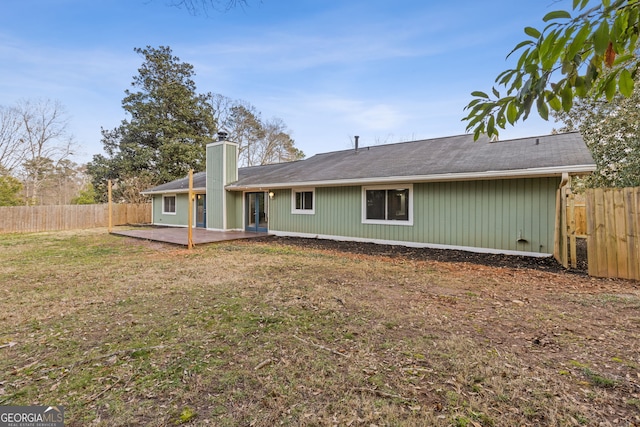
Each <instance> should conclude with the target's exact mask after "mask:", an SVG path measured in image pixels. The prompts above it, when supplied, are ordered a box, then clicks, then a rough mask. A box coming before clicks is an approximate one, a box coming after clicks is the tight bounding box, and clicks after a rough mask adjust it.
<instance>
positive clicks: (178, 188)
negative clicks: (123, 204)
mask: <svg viewBox="0 0 640 427" xmlns="http://www.w3.org/2000/svg"><path fill="white" fill-rule="evenodd" d="M206 188H207V173H206V172H197V173H194V174H193V189H194V190H198V191H204V190H205V189H206ZM188 191H189V177H188V176H186V177H184V178H180V179H176V180H175V181H170V182H167V183H165V184H162V185H158V186H157V187H153V188H150V189H148V190H145V191H143V192H142V194H152V193H184V192H188Z"/></svg>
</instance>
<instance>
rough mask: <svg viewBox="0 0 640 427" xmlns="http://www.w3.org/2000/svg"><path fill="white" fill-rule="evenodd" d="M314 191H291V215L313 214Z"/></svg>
mask: <svg viewBox="0 0 640 427" xmlns="http://www.w3.org/2000/svg"><path fill="white" fill-rule="evenodd" d="M314 196H315V191H314V190H313V189H300V190H292V191H291V213H294V214H313V213H315V209H314V200H313V199H314V198H315V197H314Z"/></svg>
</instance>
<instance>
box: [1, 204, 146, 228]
mask: <svg viewBox="0 0 640 427" xmlns="http://www.w3.org/2000/svg"><path fill="white" fill-rule="evenodd" d="M108 210H109V205H106V204H102V205H53V206H1V207H0V233H30V232H40V231H58V230H73V229H81V228H96V227H106V226H107V225H108V224H107V222H108ZM113 210H114V225H125V224H143V223H150V222H151V204H150V203H143V204H139V205H131V204H124V203H123V204H114V205H113Z"/></svg>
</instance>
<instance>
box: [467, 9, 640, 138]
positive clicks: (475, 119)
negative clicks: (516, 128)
mask: <svg viewBox="0 0 640 427" xmlns="http://www.w3.org/2000/svg"><path fill="white" fill-rule="evenodd" d="M543 22H545V23H546V26H545V27H544V28H542V29H537V28H534V27H526V28H525V29H524V32H525V34H526V35H527V36H528V38H527V39H525V40H523V41H522V42H520V43H518V44H517V45H516V46H515V47H514V49H513V50H512V51H511V52H510V53H509V55H507V57H508V58H509V57H511V56H513V55H519V57H518V59H517V63H516V66H515V68H512V69H508V70H506V71H504V72H502V73H500V74H499V75H498V77H497V78H496V80H495V83H496V86H497V87H496V86H494V87H493V88H492V90H491V91H490V92H483V91H474V92H472V94H471V95H472V96H473V97H474V99H473V100H472V101H471V102H469V104H468V105H467V106H466V107H465V110H466V111H467V112H468V115H467V116H466V117H465V118H464V119H463V121H466V122H467V131H472V132H473V133H474V137H475V139H478V137H479V136H480V135H481V134H485V133H486V134H487V135H488V136H489V137H493V136H498V133H499V129H505V127H506V125H507V124H509V125H514V124H515V123H516V122H517V121H518V120H520V119H522V120H526V119H527V118H528V117H529V114H530V113H531V110H532V109H534V108H535V111H536V112H537V113H538V114H539V115H540V117H542V118H543V119H545V120H547V119H548V117H549V113H550V111H556V112H559V111H565V112H567V111H570V110H571V108H572V107H573V103H574V99H579V98H584V97H587V96H591V97H594V98H600V97H605V98H606V99H607V100H609V101H610V100H612V99H613V97H614V96H615V95H616V94H617V93H619V94H621V95H623V96H625V97H628V96H630V95H631V94H632V93H633V89H634V86H635V77H636V74H637V70H638V65H639V62H640V59H639V57H638V47H639V46H638V37H639V33H640V0H601V1H599V2H598V4H597V5H595V6H592V2H590V1H589V0H573V7H572V10H571V12H569V11H565V10H556V11H553V12H549V13H548V14H546V15H545V16H544V18H543Z"/></svg>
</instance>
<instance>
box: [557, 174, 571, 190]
mask: <svg viewBox="0 0 640 427" xmlns="http://www.w3.org/2000/svg"><path fill="white" fill-rule="evenodd" d="M568 182H569V174H568V173H567V172H562V179H561V180H560V186H559V187H558V188H560V189H561V188H562V187H564V186H565V185H567V183H568Z"/></svg>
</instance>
